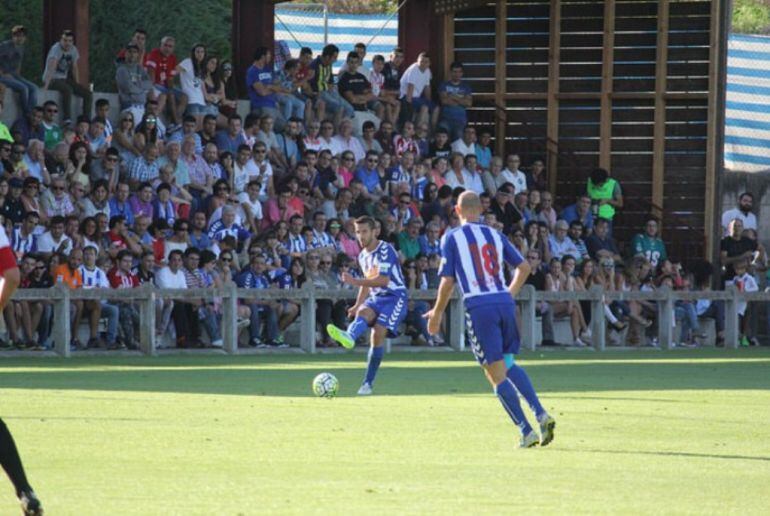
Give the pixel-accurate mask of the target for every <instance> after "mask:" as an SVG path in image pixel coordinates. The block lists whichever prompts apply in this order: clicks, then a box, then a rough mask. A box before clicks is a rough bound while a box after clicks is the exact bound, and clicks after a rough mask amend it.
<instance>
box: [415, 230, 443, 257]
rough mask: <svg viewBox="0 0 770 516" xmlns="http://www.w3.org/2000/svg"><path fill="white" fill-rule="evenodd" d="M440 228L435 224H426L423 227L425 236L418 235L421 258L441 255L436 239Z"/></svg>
mask: <svg viewBox="0 0 770 516" xmlns="http://www.w3.org/2000/svg"><path fill="white" fill-rule="evenodd" d="M440 232H441V228H440V227H439V225H438V223H436V222H428V224H427V225H426V226H425V234H424V235H420V238H419V242H420V254H421V255H423V256H431V255H434V254H437V255H439V256H440V255H441V241H440V240H439V238H438V235H439V233H440Z"/></svg>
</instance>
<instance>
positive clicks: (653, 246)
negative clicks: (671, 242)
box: [631, 233, 668, 267]
mask: <svg viewBox="0 0 770 516" xmlns="http://www.w3.org/2000/svg"><path fill="white" fill-rule="evenodd" d="M631 247H632V248H633V250H634V255H635V256H636V255H642V256H644V257H645V258H647V260H649V262H650V264H651V265H652V266H653V267H658V266H659V265H660V264H661V263H662V262H665V261H666V260H668V256H667V255H666V246H665V245H664V244H663V240H661V239H660V238H650V237H649V236H647V235H643V234H641V233H640V234H638V235H636V236H634V239H633V240H632V242H631Z"/></svg>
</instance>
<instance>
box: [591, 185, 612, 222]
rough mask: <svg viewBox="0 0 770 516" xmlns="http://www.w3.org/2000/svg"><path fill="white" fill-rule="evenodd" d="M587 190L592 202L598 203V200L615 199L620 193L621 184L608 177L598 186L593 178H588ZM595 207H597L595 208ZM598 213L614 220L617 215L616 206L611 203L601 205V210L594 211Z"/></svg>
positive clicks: (602, 216)
mask: <svg viewBox="0 0 770 516" xmlns="http://www.w3.org/2000/svg"><path fill="white" fill-rule="evenodd" d="M586 192H587V193H588V196H589V197H590V198H591V202H592V204H597V203H596V201H601V200H603V199H614V198H615V197H617V196H619V195H620V184H619V183H618V182H617V181H615V180H614V179H612V178H608V179H607V180H606V181H605V182H604V183H602V185H601V186H596V185H595V184H594V183H593V181H591V179H590V178H589V179H588V184H587V185H586ZM594 209H595V208H594ZM594 213H595V214H596V215H598V216H599V217H601V218H603V219H607V220H612V218H613V217H614V216H615V207H614V206H613V205H611V204H603V205H601V206H599V211H598V213H597V212H594Z"/></svg>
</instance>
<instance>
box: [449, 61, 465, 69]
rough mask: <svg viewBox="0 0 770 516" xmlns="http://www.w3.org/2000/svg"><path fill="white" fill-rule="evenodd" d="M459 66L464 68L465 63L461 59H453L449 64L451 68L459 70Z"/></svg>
mask: <svg viewBox="0 0 770 516" xmlns="http://www.w3.org/2000/svg"><path fill="white" fill-rule="evenodd" d="M458 68H459V69H460V70H462V69H463V64H462V63H461V62H460V61H452V64H450V65H449V69H450V70H457V69H458Z"/></svg>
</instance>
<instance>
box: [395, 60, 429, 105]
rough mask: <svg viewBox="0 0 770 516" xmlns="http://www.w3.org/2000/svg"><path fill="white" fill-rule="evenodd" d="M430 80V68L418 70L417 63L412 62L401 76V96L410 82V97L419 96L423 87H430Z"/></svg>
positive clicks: (403, 95) (404, 95) (404, 94)
mask: <svg viewBox="0 0 770 516" xmlns="http://www.w3.org/2000/svg"><path fill="white" fill-rule="evenodd" d="M430 80H431V73H430V68H426V69H425V70H420V67H419V66H418V65H417V63H412V64H411V65H409V68H407V69H406V71H405V72H404V75H403V77H401V98H405V97H406V92H407V89H408V87H409V85H410V84H411V85H413V86H414V90H413V91H412V98H417V97H421V96H422V93H423V91H425V88H428V87H430Z"/></svg>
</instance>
